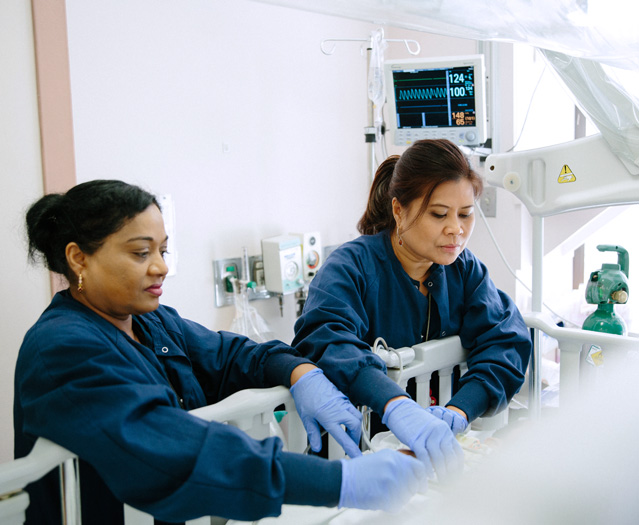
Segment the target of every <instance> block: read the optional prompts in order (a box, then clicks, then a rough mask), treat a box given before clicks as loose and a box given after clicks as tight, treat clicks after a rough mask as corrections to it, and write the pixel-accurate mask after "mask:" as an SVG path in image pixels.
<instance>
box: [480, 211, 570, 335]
mask: <svg viewBox="0 0 639 525" xmlns="http://www.w3.org/2000/svg"><path fill="white" fill-rule="evenodd" d="M476 208H477V210H479V216H480V217H481V218H482V220H483V221H484V225H485V226H486V229H487V230H488V234H489V235H490V238H491V239H492V240H493V244H494V245H495V248H497V253H499V256H500V257H501V260H502V261H503V262H504V264H505V265H506V268H507V269H508V271H509V272H510V273H511V275H512V276H513V277H514V278H515V280H516V281H517V282H519V284H521V285H522V286H523V287H524V288H525V289H526V290H527V291H528V292H529V293H530V294H531V295H532V290H531V289H530V288H529V287H528V285H527V284H526V283H524V282H523V281H522V280H521V279H520V278H519V277H518V276H517V274H516V273H515V271H514V270H513V269H512V267H511V266H510V264H508V261H507V260H506V256H505V255H504V253H503V252H502V251H501V248H500V247H499V243H498V242H497V239H496V238H495V235H494V234H493V231H492V230H491V229H490V226H489V225H488V221H487V220H486V216H485V215H484V210H482V209H481V206H477V207H476ZM542 304H543V306H544V307H546V309H547V310H548V311H549V312H550V313H552V314H553V315H554V316H556V317H558V318H559V319H561V320H562V321H564V322H565V323H568V324H571V325H573V326H575V327H577V328H580V327H581V326H580V325H578V324H577V323H573V322H572V321H570V320H568V319H565V318H564V317H562V316H561V315H559V314H558V313H556V312H555V311H553V309H552V308H550V307H549V306H548V305H547V304H546V303H542Z"/></svg>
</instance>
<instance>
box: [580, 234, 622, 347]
mask: <svg viewBox="0 0 639 525" xmlns="http://www.w3.org/2000/svg"><path fill="white" fill-rule="evenodd" d="M597 249H598V250H599V251H600V252H617V254H618V255H617V264H608V263H605V264H603V265H602V266H601V269H600V270H597V271H594V272H592V273H591V274H590V279H589V280H588V284H587V285H586V302H587V303H589V304H596V305H597V309H596V310H595V311H594V312H593V313H592V314H590V315H589V316H588V317H587V318H586V320H585V321H584V324H583V329H584V330H592V331H593V332H606V333H609V334H618V335H626V334H627V332H628V330H627V328H626V323H625V321H624V320H623V319H622V318H621V317H620V316H618V315H617V314H616V313H615V311H614V307H615V304H625V303H627V302H628V292H629V290H628V264H629V261H628V252H627V250H626V249H625V248H622V247H621V246H611V245H608V244H600V245H599V246H597Z"/></svg>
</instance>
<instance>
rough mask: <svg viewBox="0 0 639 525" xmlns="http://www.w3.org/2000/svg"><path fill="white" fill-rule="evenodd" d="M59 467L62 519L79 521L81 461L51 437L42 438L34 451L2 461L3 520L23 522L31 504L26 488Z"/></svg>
mask: <svg viewBox="0 0 639 525" xmlns="http://www.w3.org/2000/svg"><path fill="white" fill-rule="evenodd" d="M56 467H59V472H60V487H61V509H62V516H61V523H63V525H75V524H78V523H80V498H79V494H80V492H79V478H78V475H77V474H78V461H77V457H76V456H75V454H73V453H72V452H69V451H68V450H66V449H65V448H63V447H61V446H59V445H56V444H55V443H53V442H51V441H49V440H48V439H44V438H39V439H38V440H37V441H36V443H35V445H34V447H33V449H32V450H31V453H30V454H29V455H27V456H25V457H23V458H19V459H16V460H13V461H10V462H8V463H5V464H2V465H0V523H2V524H3V525H22V523H24V521H25V511H26V509H27V507H28V506H29V495H28V494H27V492H25V491H24V488H25V487H26V486H27V485H28V484H29V483H31V482H32V481H35V480H38V479H40V478H42V477H43V476H45V475H46V474H48V473H49V472H51V471H52V470H53V469H54V468H56Z"/></svg>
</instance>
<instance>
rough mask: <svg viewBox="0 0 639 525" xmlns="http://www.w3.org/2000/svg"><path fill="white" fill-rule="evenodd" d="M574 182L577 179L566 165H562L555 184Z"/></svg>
mask: <svg viewBox="0 0 639 525" xmlns="http://www.w3.org/2000/svg"><path fill="white" fill-rule="evenodd" d="M576 180H577V177H575V174H574V173H573V172H572V170H571V169H570V168H569V167H568V164H564V167H563V168H561V173H560V174H559V178H558V179H557V182H558V183H559V184H564V183H566V182H575V181H576Z"/></svg>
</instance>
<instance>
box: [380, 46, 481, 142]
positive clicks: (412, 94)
mask: <svg viewBox="0 0 639 525" xmlns="http://www.w3.org/2000/svg"><path fill="white" fill-rule="evenodd" d="M384 68H385V74H386V86H387V89H388V90H389V91H388V93H387V106H388V108H389V111H390V114H389V116H388V129H389V131H390V133H391V136H392V141H393V144H395V145H397V146H409V145H410V144H412V143H413V142H415V141H416V140H420V139H439V138H445V139H449V140H451V141H452V142H454V143H455V144H458V145H460V146H477V145H480V144H483V143H484V142H486V90H485V74H484V56H483V55H467V56H458V57H445V58H442V57H439V58H419V59H417V58H412V59H403V60H392V61H388V62H387V63H386V64H385V65H384ZM391 90H392V91H391Z"/></svg>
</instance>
